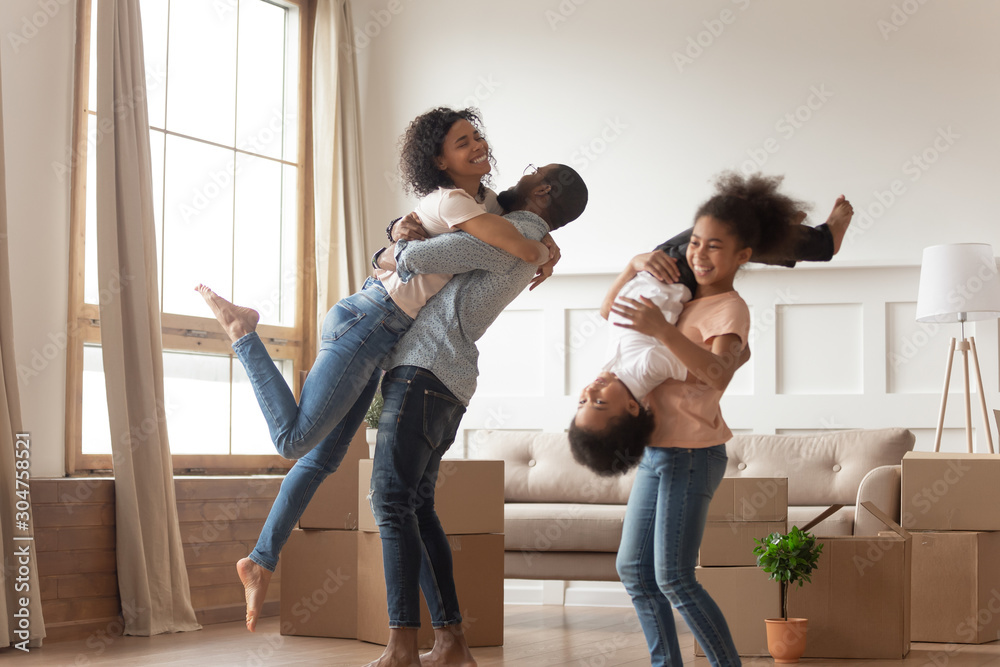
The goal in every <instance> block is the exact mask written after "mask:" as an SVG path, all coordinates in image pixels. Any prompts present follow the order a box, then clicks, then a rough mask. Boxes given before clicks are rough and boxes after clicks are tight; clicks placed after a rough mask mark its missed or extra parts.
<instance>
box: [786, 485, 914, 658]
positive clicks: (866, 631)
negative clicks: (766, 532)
mask: <svg viewBox="0 0 1000 667" xmlns="http://www.w3.org/2000/svg"><path fill="white" fill-rule="evenodd" d="M840 507H841V506H840V505H834V506H833V507H831V508H830V509H829V510H827V511H828V512H830V513H832V512H833V511H835V510H837V509H840ZM856 512H858V513H861V512H871V513H872V514H873V515H875V516H876V517H877V518H878V519H879V520H881V521H882V522H883V523H884V524H885V526H886V530H885V531H884V532H881V533H879V534H878V535H877V536H866V537H853V536H850V537H821V538H818V539H817V540H816V542H817V543H818V544H822V545H823V553H822V554H821V555H820V558H819V561H818V562H817V567H816V569H815V570H814V571H813V573H812V575H811V578H812V581H811V582H810V583H807V584H805V585H804V586H802V587H801V588H791V589H790V590H789V594H788V616H789V617H790V618H806V619H808V620H809V629H808V634H807V639H806V652H805V654H804V657H807V658H844V659H853V660H899V659H900V658H903V657H904V656H906V654H907V653H908V652H909V650H910V547H911V540H910V535H909V533H907V531H905V530H904V529H903V528H901V527H900V526H899V524H897V523H896V522H894V521H893V520H892V519H891V518H890V517H888V516H886V515H885V514H884V513H883V512H882V511H881V510H880V509H879V508H878V507H876V506H875V505H873V504H872V503H870V502H864V503H862V504H861V506H860V507H858V508H857V509H856ZM825 516H826V513H823V514H821V515H820V516H819V517H817V519H818V520H821V519H822V518H824V517H825ZM815 522H816V521H814V523H815ZM809 527H810V526H809V524H806V525H805V526H802V528H803V530H808V529H809Z"/></svg>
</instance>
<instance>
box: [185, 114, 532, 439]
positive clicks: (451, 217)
mask: <svg viewBox="0 0 1000 667" xmlns="http://www.w3.org/2000/svg"><path fill="white" fill-rule="evenodd" d="M480 127H481V122H480V119H479V116H478V114H477V113H476V112H475V110H473V109H463V110H458V111H456V110H453V109H448V108H444V107H441V108H437V109H433V110H431V111H429V112H427V113H425V114H422V115H421V116H418V117H417V118H416V119H415V120H413V122H411V123H410V125H409V127H408V128H407V130H406V133H405V134H404V135H403V137H402V139H401V144H402V148H401V151H400V166H401V171H402V174H403V178H404V182H405V184H406V187H407V189H408V190H409V191H411V192H413V193H415V194H417V195H419V196H420V197H421V200H420V202H419V203H418V204H417V212H418V214H419V216H420V219H421V221H422V222H423V224H424V228H425V229H426V230H427V232H428V235H430V236H433V235H437V234H440V233H445V232H452V231H458V230H462V231H465V232H468V233H469V234H472V235H473V236H475V237H476V238H478V239H480V240H481V241H484V242H485V243H488V244H490V245H492V246H494V247H496V248H499V249H500V250H504V251H506V252H509V253H510V254H512V255H514V256H516V257H518V258H519V259H521V260H523V261H526V262H529V263H532V264H537V265H540V264H543V263H545V262H546V261H548V259H549V249H548V247H546V245H544V244H543V243H540V242H538V241H533V240H530V239H526V238H524V237H523V236H522V235H521V234H520V233H519V232H518V231H517V229H516V228H515V227H514V226H513V225H512V224H510V223H509V222H508V221H507V220H504V219H503V218H502V217H500V216H499V215H498V214H499V213H501V212H502V209H501V208H500V206H499V205H498V204H497V195H496V193H495V192H493V191H492V190H490V189H489V188H487V187H486V186H485V185H484V184H483V181H484V180H487V179H488V177H489V174H490V170H491V168H492V164H491V161H492V157H491V154H490V148H489V144H488V143H487V142H486V138H485V137H484V136H483V134H482V132H481V131H480ZM450 278H451V276H447V275H426V276H416V277H414V278H413V279H411V280H409V281H408V282H403V281H401V280H400V279H399V277H398V276H397V275H396V273H395V272H393V271H387V270H383V269H378V270H377V272H376V276H375V278H374V279H372V278H369V279H368V281H367V282H366V283H365V285H364V287H363V288H362V290H361V291H360V292H358V293H356V294H353V295H351V296H349V297H346V298H344V299H342V300H341V301H340V302H339V303H338V304H337V305H336V306H334V307H333V308H332V309H331V310H330V312H329V313H328V314H327V316H326V319H325V320H324V323H323V328H322V342H321V346H320V349H319V352H318V354H317V357H316V361H315V362H314V364H313V366H312V369H311V370H310V372H309V375H308V376H307V378H306V381H305V383H304V385H303V387H302V392H301V396H300V399H299V402H298V403H297V404H296V401H295V397H294V395H293V394H292V392H291V389H289V387H288V385H287V384H286V383H285V381H284V379H283V378H281V377H280V375H279V374H278V371H277V368H276V367H275V365H274V363H273V362H272V361H271V358H270V356H269V355H268V353H267V350H266V349H265V347H264V345H263V343H261V341H260V338H259V337H258V336H257V334H256V333H255V329H256V326H257V322H258V320H259V315H258V313H257V312H256V311H255V310H252V309H250V308H245V307H241V306H236V305H234V304H232V303H230V302H229V301H227V300H226V299H224V298H222V297H221V296H219V295H218V294H216V293H215V292H213V291H212V290H211V289H209V288H208V287H207V286H205V285H199V286H198V287H197V288H196V289H197V290H198V291H199V292H201V294H202V296H203V297H204V298H205V301H206V302H207V303H208V305H209V306H210V307H211V309H212V311H213V312H214V313H215V316H216V318H217V319H218V320H219V322H220V323H221V324H222V326H223V328H224V329H225V331H226V333H227V334H228V335H229V337H230V339H231V340H232V341H233V349H234V350H235V352H236V355H237V357H239V359H240V361H241V362H242V363H243V365H244V367H245V368H246V371H247V375H248V376H249V378H250V382H251V385H252V386H253V389H254V394H255V395H256V397H257V402H258V403H259V404H260V407H261V410H262V411H263V413H264V417H265V419H266V420H267V424H268V429H269V430H270V435H271V440H272V442H273V443H274V446H275V448H276V449H277V451H278V453H279V454H280V455H281V456H284V457H285V458H288V459H298V458H301V457H302V456H304V455H305V454H307V453H308V452H309V451H310V450H311V449H312V448H313V447H315V446H316V445H317V444H319V443H320V442H321V441H322V440H323V438H325V437H326V436H327V435H328V434H329V433H330V431H331V430H332V429H333V428H334V427H335V426H336V425H337V424H338V423H340V421H341V419H343V417H344V414H345V412H346V410H347V409H348V408H350V406H352V405H353V404H354V402H355V401H356V400H357V398H358V397H359V396H360V395H361V394H362V392H363V391H364V390H365V388H366V386H367V384H368V382H369V378H370V377H371V375H372V372H373V371H374V369H375V368H376V366H377V365H378V364H379V362H381V360H382V359H383V358H384V357H385V356H386V355H387V354H388V353H389V352H390V351H391V350H392V348H393V347H394V346H395V345H396V342H397V341H398V340H399V339H400V338H401V337H402V335H403V334H404V333H405V332H406V330H407V329H408V328H409V326H410V324H412V322H413V318H415V317H416V316H417V313H418V312H419V311H420V308H421V307H422V306H423V305H424V304H425V303H426V302H427V300H428V299H429V298H431V297H432V296H433V295H434V294H436V293H437V292H438V291H439V290H440V289H441V288H442V287H444V285H445V284H446V283H447V282H448V280H449V279H450Z"/></svg>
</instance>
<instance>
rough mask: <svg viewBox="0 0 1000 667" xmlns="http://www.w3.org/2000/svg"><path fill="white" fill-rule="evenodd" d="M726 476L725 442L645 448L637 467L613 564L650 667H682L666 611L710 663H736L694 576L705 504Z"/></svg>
mask: <svg viewBox="0 0 1000 667" xmlns="http://www.w3.org/2000/svg"><path fill="white" fill-rule="evenodd" d="M725 472H726V446H725V445H716V446H714V447H708V448H705V449H679V448H673V447H647V448H646V452H645V453H644V454H643V457H642V462H641V463H640V464H639V470H638V472H637V474H636V477H635V483H634V485H633V486H632V493H631V495H630V496H629V499H628V508H627V509H626V511H625V524H624V526H623V527H622V542H621V546H620V547H619V549H618V561H617V563H616V565H617V568H618V575H619V576H620V577H621V580H622V583H623V584H625V590H627V591H628V593H629V595H631V596H632V604H633V605H635V610H636V613H637V614H638V616H639V623H640V625H641V626H642V632H643V634H644V635H645V636H646V644H647V645H648V646H649V654H650V659H651V662H652V665H653V667H660V666H663V665H670V666H671V667H681V665H683V664H684V660H683V659H682V657H681V650H680V646H679V645H678V642H677V630H676V628H675V627H674V616H673V612H672V611H671V607H673V608H675V609H677V611H679V612H680V614H681V616H683V617H684V620H685V621H687V624H688V626H689V627H690V628H691V632H693V633H694V636H695V638H696V639H697V640H698V642H699V643H700V644H701V645H702V647H703V648H704V649H705V655H706V657H707V658H708V660H709V662H710V663H711V664H712V665H722V666H727V667H728V666H729V665H739V664H740V658H739V655H738V654H737V652H736V647H735V646H734V645H733V640H732V637H731V636H730V634H729V626H728V625H727V624H726V619H725V618H724V617H723V616H722V612H721V611H719V607H718V605H716V604H715V601H714V600H712V598H711V597H710V596H709V595H708V593H707V592H706V591H705V589H704V588H702V586H701V584H699V583H698V581H697V580H696V579H695V576H694V568H695V564H696V563H697V562H698V549H699V547H700V546H701V538H702V535H703V534H704V532H705V521H706V518H707V516H708V504H709V502H710V501H711V500H712V494H714V493H715V490H716V489H717V488H718V486H719V483H720V482H721V481H722V477H723V475H724V474H725Z"/></svg>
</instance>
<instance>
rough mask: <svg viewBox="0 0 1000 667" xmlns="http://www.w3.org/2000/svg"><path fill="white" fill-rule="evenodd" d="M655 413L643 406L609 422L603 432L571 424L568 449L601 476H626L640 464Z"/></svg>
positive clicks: (574, 420) (578, 460) (574, 423)
mask: <svg viewBox="0 0 1000 667" xmlns="http://www.w3.org/2000/svg"><path fill="white" fill-rule="evenodd" d="M654 426H655V421H654V419H653V413H652V412H650V411H649V410H647V409H646V408H644V407H642V406H640V407H639V414H637V415H630V414H628V413H626V414H624V415H622V416H621V417H615V418H614V419H611V420H609V421H608V425H607V426H606V427H605V428H604V430H602V431H588V430H586V429H583V428H580V427H579V426H577V424H576V418H574V419H573V420H572V421H571V422H570V423H569V434H568V435H569V449H570V451H571V452H572V453H573V458H574V459H576V462H577V463H579V464H580V465H583V466H586V467H587V468H589V469H590V470H592V471H594V472H595V473H597V474H598V475H600V476H602V477H613V476H614V475H623V474H625V473H626V472H628V471H629V470H631V469H632V468H634V467H635V466H637V465H638V464H639V460H640V459H641V458H642V453H643V451H645V449H646V445H648V444H649V438H650V436H652V435H653V427H654Z"/></svg>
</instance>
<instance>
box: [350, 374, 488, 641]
mask: <svg viewBox="0 0 1000 667" xmlns="http://www.w3.org/2000/svg"><path fill="white" fill-rule="evenodd" d="M382 397H383V398H384V399H385V406H384V407H383V408H382V417H381V419H380V420H379V429H378V441H377V444H376V446H375V462H374V464H373V470H372V484H371V492H370V494H369V500H370V501H371V506H372V512H373V514H374V515H375V519H376V520H377V522H378V526H379V533H380V534H381V536H382V562H383V566H384V568H385V587H386V591H387V593H388V605H389V627H390V628H418V627H420V590H423V592H424V599H426V600H427V607H428V609H429V611H430V613H431V620H432V622H433V625H434V627H435V628H441V627H444V626H447V625H456V624H459V623H461V622H462V615H461V612H460V609H459V606H458V595H457V593H456V592H455V579H454V575H453V573H452V560H451V547H450V546H449V544H448V538H447V537H445V533H444V529H443V528H441V522H440V521H438V516H437V512H435V511H434V485H435V483H436V481H437V476H438V468H439V467H440V465H441V457H442V456H443V455H444V453H445V452H446V451H448V448H449V447H451V445H452V443H453V442H455V433H456V432H457V431H458V425H459V422H461V420H462V415H463V414H465V406H464V405H463V404H462V403H461V402H460V401H459V400H458V399H457V398H455V396H454V395H453V394H452V393H451V392H450V391H448V388H447V387H445V386H444V385H443V384H442V383H441V381H440V380H438V379H437V377H435V376H434V374H433V373H431V372H430V371H428V370H425V369H422V368H417V367H416V366H400V367H397V368H393V369H392V370H390V371H389V372H388V373H386V374H385V376H384V377H383V378H382ZM469 502H475V499H474V498H470V499H469Z"/></svg>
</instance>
